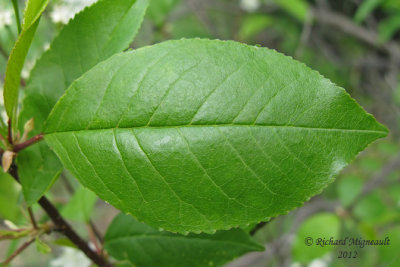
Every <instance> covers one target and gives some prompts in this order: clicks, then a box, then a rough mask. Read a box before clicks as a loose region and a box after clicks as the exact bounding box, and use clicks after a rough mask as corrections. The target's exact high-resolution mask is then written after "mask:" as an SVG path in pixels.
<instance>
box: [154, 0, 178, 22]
mask: <svg viewBox="0 0 400 267" xmlns="http://www.w3.org/2000/svg"><path fill="white" fill-rule="evenodd" d="M180 1H181V0H153V1H150V5H149V11H148V12H147V16H148V17H149V18H150V19H151V20H152V21H153V22H154V24H156V25H157V26H160V25H162V24H163V23H164V22H165V18H166V17H167V15H168V13H169V12H171V11H172V10H173V9H174V8H175V7H176V6H177V4H179V2H180Z"/></svg>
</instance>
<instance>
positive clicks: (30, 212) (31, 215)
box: [28, 207, 38, 229]
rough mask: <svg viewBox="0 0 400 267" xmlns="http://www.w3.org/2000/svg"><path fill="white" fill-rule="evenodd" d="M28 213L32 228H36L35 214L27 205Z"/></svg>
mask: <svg viewBox="0 0 400 267" xmlns="http://www.w3.org/2000/svg"><path fill="white" fill-rule="evenodd" d="M28 213H29V218H30V220H31V223H32V226H33V228H35V229H38V227H37V224H36V220H35V216H34V215H33V211H32V208H31V207H28Z"/></svg>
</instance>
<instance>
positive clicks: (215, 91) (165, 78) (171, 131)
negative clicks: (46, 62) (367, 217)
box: [45, 39, 387, 232]
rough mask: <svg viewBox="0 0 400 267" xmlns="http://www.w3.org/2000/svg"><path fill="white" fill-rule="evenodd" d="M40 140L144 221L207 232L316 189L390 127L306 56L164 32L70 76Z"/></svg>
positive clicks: (274, 211) (296, 202)
mask: <svg viewBox="0 0 400 267" xmlns="http://www.w3.org/2000/svg"><path fill="white" fill-rule="evenodd" d="M45 133H46V135H45V139H46V140H47V142H48V144H49V145H50V146H51V147H52V148H53V149H54V151H55V152H56V153H57V155H58V156H59V157H60V159H61V160H62V162H63V164H64V165H65V166H66V167H67V168H68V169H69V170H70V171H71V172H72V173H73V174H74V175H75V177H77V178H78V179H79V180H80V182H82V183H83V185H85V186H86V187H88V188H89V189H91V190H92V191H94V192H95V193H97V194H98V195H99V196H100V197H101V198H103V199H104V200H106V201H108V202H110V203H111V204H112V205H114V206H116V207H117V208H119V209H120V210H122V211H124V212H127V213H132V214H133V215H134V216H135V217H137V218H138V219H139V220H140V221H143V222H145V223H146V224H149V225H151V226H154V227H156V228H157V227H162V228H164V229H166V230H169V231H173V232H175V231H176V232H186V231H192V232H201V231H204V232H213V231H214V230H218V229H229V228H231V227H235V226H243V225H246V224H250V223H254V222H259V221H266V220H268V218H269V217H271V216H277V215H279V214H283V213H286V212H288V211H289V210H291V209H294V208H296V207H298V206H300V205H302V204H303V202H304V201H307V200H308V199H309V198H310V197H311V196H313V195H315V194H318V193H320V192H321V190H322V189H323V188H324V187H326V185H327V184H328V183H330V182H331V181H333V177H334V175H336V174H337V173H338V172H339V171H340V170H341V169H342V168H343V167H344V166H346V165H347V164H348V163H349V162H350V161H351V160H353V159H354V157H355V156H356V155H357V153H359V152H360V151H361V150H363V149H364V148H365V147H366V146H367V145H368V144H369V143H371V142H372V141H374V140H375V139H377V138H380V137H384V136H386V135H387V129H386V128H385V127H384V126H382V125H381V124H379V123H377V122H376V120H375V119H374V117H373V116H371V115H370V114H367V113H366V112H365V111H364V110H363V109H362V108H361V107H360V106H359V105H358V104H357V103H356V102H355V101H354V100H353V99H352V98H350V96H349V95H348V94H347V93H346V92H345V90H343V89H342V88H339V87H337V86H335V85H334V84H332V83H331V82H330V81H328V80H327V79H325V78H323V77H322V76H320V75H319V74H318V73H317V72H315V71H312V70H311V69H309V68H307V67H306V66H305V65H303V64H301V63H299V62H297V61H295V60H293V59H291V58H289V57H285V56H284V55H282V54H279V53H277V52H275V51H273V50H269V49H266V48H258V47H251V46H247V45H244V44H240V43H236V42H232V41H210V40H201V39H192V40H190V39H189V40H180V41H168V42H164V43H162V44H158V45H155V46H152V47H146V48H143V49H138V50H135V51H131V52H127V53H122V54H119V55H116V56H114V57H112V58H111V59H109V60H107V61H106V62H103V63H101V64H99V65H98V66H96V67H95V68H93V69H92V70H91V71H89V72H88V73H86V74H85V75H83V76H82V77H81V78H80V79H78V80H77V81H76V82H74V83H73V84H72V85H71V87H70V88H69V89H68V90H67V92H66V94H65V95H64V96H63V97H62V98H61V99H60V101H59V102H58V103H57V105H56V106H55V107H54V109H53V111H52V113H51V114H50V116H49V119H48V121H47V127H46V129H45Z"/></svg>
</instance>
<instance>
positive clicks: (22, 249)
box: [2, 238, 35, 266]
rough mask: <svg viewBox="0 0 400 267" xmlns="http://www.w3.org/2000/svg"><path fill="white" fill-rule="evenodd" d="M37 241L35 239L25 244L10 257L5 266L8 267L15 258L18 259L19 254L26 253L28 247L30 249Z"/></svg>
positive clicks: (4, 263)
mask: <svg viewBox="0 0 400 267" xmlns="http://www.w3.org/2000/svg"><path fill="white" fill-rule="evenodd" d="M33 241H35V238H32V239H30V240H29V241H27V242H25V243H24V244H22V246H20V247H19V248H18V249H17V250H16V251H14V253H13V254H11V256H10V257H8V258H7V259H6V260H5V261H4V262H3V263H2V265H3V266H7V265H8V264H9V263H10V262H11V261H12V260H13V259H14V258H15V257H17V256H18V255H19V254H21V252H22V251H24V250H25V249H26V248H27V247H29V245H30V244H32V243H33Z"/></svg>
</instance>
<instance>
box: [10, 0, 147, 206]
mask: <svg viewBox="0 0 400 267" xmlns="http://www.w3.org/2000/svg"><path fill="white" fill-rule="evenodd" d="M147 4H148V2H147V0H101V1H98V2H97V3H95V4H93V5H92V6H90V7H88V8H86V9H84V10H83V11H82V12H80V13H79V14H77V15H76V16H75V18H74V19H72V20H71V21H70V22H69V23H68V24H67V25H66V26H65V27H64V28H63V29H62V30H61V32H60V34H59V35H58V36H57V37H56V38H55V40H54V41H53V42H52V44H51V46H50V49H49V50H48V51H46V52H45V53H44V54H43V55H42V57H41V58H40V59H39V61H38V62H37V63H36V65H35V67H34V69H33V70H32V74H31V79H30V80H29V81H28V84H27V87H26V90H25V98H24V101H23V110H22V113H21V116H20V124H21V126H22V125H23V124H24V123H25V122H26V121H27V120H29V119H30V118H32V117H33V118H34V119H35V130H34V131H33V132H32V135H34V134H38V133H40V132H41V131H42V130H43V129H42V128H43V122H44V120H45V119H46V117H47V116H48V114H49V113H50V110H51V109H52V108H53V106H54V105H55V103H56V102H57V100H58V99H59V98H60V96H61V95H62V94H63V93H64V91H65V90H66V89H67V88H68V86H69V85H70V84H71V83H72V81H74V80H75V79H76V78H78V77H79V76H81V75H82V74H83V73H84V72H86V71H87V70H89V69H90V68H91V67H93V66H94V65H96V64H97V63H99V62H101V61H103V60H105V59H107V58H108V57H110V56H112V55H113V54H115V53H118V52H121V51H123V50H124V49H126V48H127V47H129V44H130V43H131V42H132V39H133V38H134V37H135V36H136V33H137V31H138V29H139V27H140V25H141V22H142V20H143V16H144V13H145V10H146V8H147ZM104 10H107V12H104ZM18 160H19V169H20V174H21V183H22V185H23V188H24V190H23V192H24V196H25V199H26V201H27V202H28V205H30V204H33V203H35V202H36V201H37V200H38V199H39V198H40V197H41V196H42V195H43V194H44V193H45V192H46V190H47V189H48V188H49V186H50V185H51V184H52V182H53V181H54V179H55V178H56V177H57V176H58V174H59V173H60V171H61V170H62V164H61V163H60V162H59V160H58V158H57V156H56V155H54V153H53V152H52V151H51V150H50V149H49V148H48V146H47V144H46V143H44V142H42V143H39V144H36V145H35V146H32V147H30V148H28V149H26V150H24V151H22V152H20V155H19V158H18Z"/></svg>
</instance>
